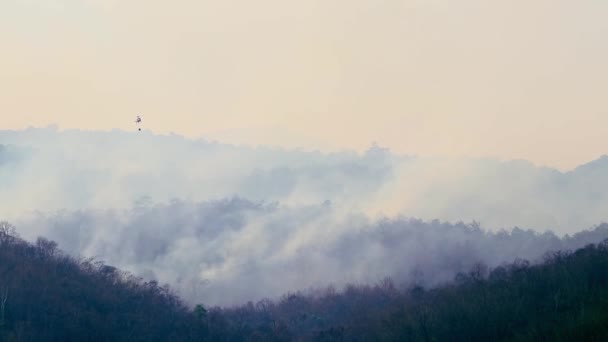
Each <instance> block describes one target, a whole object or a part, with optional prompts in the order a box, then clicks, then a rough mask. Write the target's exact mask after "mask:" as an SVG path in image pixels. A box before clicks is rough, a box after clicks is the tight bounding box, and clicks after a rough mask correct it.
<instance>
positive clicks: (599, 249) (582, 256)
mask: <svg viewBox="0 0 608 342" xmlns="http://www.w3.org/2000/svg"><path fill="white" fill-rule="evenodd" d="M607 300H608V240H605V241H604V242H601V243H598V244H590V245H587V246H585V247H583V248H581V249H578V250H576V251H573V252H572V251H555V252H552V253H548V254H546V255H545V257H544V260H543V262H542V263H539V264H536V265H533V264H530V263H529V262H528V261H526V260H523V259H520V260H517V261H515V262H514V263H511V264H503V265H501V266H498V267H495V268H488V267H487V265H485V264H482V263H478V264H476V265H474V266H473V267H472V268H471V269H470V270H469V271H468V272H462V273H459V274H458V275H457V276H456V277H455V278H454V280H453V281H452V282H450V283H447V284H444V285H442V286H439V287H435V288H426V287H424V286H422V285H421V284H419V283H416V282H412V283H410V284H408V285H406V286H405V285H404V286H398V285H396V284H395V283H394V282H393V281H392V280H391V279H389V278H387V279H384V280H383V281H381V282H379V283H377V284H376V285H357V284H351V285H348V286H346V287H344V288H342V289H338V290H336V289H335V288H333V287H328V288H324V289H318V290H317V291H315V292H291V293H287V294H285V295H284V296H282V297H281V298H277V299H264V300H260V301H257V302H255V303H254V302H249V303H246V304H245V305H242V306H233V307H223V308H222V307H208V306H205V304H204V303H202V304H198V305H195V306H187V305H185V304H184V303H183V302H182V301H181V300H180V299H179V297H177V296H176V295H175V294H174V293H173V292H172V290H171V289H170V288H169V287H168V286H166V285H165V286H161V285H159V284H158V283H157V282H154V281H144V280H143V279H141V278H137V277H135V276H133V275H131V274H129V273H127V272H124V271H121V270H119V269H117V268H114V267H112V266H110V265H106V264H104V263H103V262H99V261H95V260H93V259H76V258H74V257H71V256H69V255H67V254H65V253H64V252H62V251H61V250H59V249H58V248H57V244H56V243H55V242H53V241H51V240H48V239H45V238H38V239H37V240H36V242H35V243H28V242H26V241H24V240H22V239H20V238H19V237H18V235H17V233H16V231H15V229H14V227H13V226H11V225H10V224H8V223H6V222H2V223H1V224H0V339H2V340H6V341H56V340H61V341H83V340H87V341H168V340H171V341H243V340H248V341H289V340H303V341H308V340H310V341H312V340H317V341H344V340H348V341H369V340H385V341H403V340H412V341H454V340H461V341H488V340H492V341H500V340H522V341H525V340H530V341H537V340H552V341H571V340H586V341H603V340H605V339H606V338H608V325H606V324H605V323H606V322H607V321H608V302H607Z"/></svg>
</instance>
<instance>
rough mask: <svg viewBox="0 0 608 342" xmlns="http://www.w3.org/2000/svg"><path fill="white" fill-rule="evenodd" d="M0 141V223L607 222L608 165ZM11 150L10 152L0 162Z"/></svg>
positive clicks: (383, 152) (35, 134)
mask: <svg viewBox="0 0 608 342" xmlns="http://www.w3.org/2000/svg"><path fill="white" fill-rule="evenodd" d="M137 133H138V134H134V133H132V132H124V131H111V132H86V131H75V130H68V131H58V130H57V129H56V128H53V127H50V128H44V129H33V128H32V129H27V130H24V131H0V144H3V145H8V146H9V147H10V148H4V149H3V150H0V176H1V177H2V178H1V180H0V182H1V183H0V184H2V195H3V196H4V198H10V201H5V203H4V205H3V206H2V207H1V208H0V217H4V218H6V219H14V218H16V217H18V216H19V215H22V214H23V213H25V212H28V211H32V210H41V211H55V210H61V209H68V210H78V209H86V208H90V209H107V208H116V209H120V208H122V209H124V208H128V207H130V206H131V204H132V203H133V202H134V201H137V200H138V199H140V198H142V197H149V198H150V199H151V200H152V201H153V202H154V201H156V202H162V201H168V200H170V199H172V198H180V199H183V200H192V201H207V200H213V199H219V198H226V197H232V196H235V195H237V196H240V197H243V198H247V199H251V200H253V201H267V202H279V203H281V204H284V205H292V206H297V205H311V204H316V203H319V202H323V201H326V200H328V201H331V203H332V205H334V206H338V207H341V208H344V209H345V210H347V209H352V210H357V211H361V212H364V213H365V214H367V215H368V216H370V217H375V216H376V215H389V216H394V215H400V214H403V215H407V216H411V217H419V218H423V219H426V220H432V219H436V218H438V219H442V220H447V221H452V222H455V221H460V220H463V221H472V220H476V221H479V222H481V223H482V224H483V226H484V227H486V228H488V229H491V230H496V229H500V228H510V227H514V226H520V227H529V228H535V229H539V230H547V229H550V230H553V231H555V232H557V233H560V234H564V233H572V232H575V231H578V230H580V229H583V228H587V227H590V226H592V225H594V224H596V223H598V222H602V221H605V220H606V219H607V214H606V213H608V191H607V190H608V176H606V175H608V157H605V156H604V157H602V158H600V159H598V160H595V161H593V162H591V163H589V164H587V165H583V166H580V167H578V168H576V169H574V170H572V171H569V172H560V171H558V170H555V169H551V168H547V167H538V166H535V165H533V164H532V163H529V162H526V161H499V160H491V159H449V158H424V157H413V156H398V155H394V154H392V153H391V152H390V151H388V150H387V149H383V148H381V147H378V146H376V145H373V146H372V147H371V148H370V149H369V150H368V151H366V152H365V153H363V154H357V153H354V152H349V151H343V152H338V153H327V154H324V153H321V152H318V151H308V152H307V151H299V150H283V149H279V148H269V147H255V148H254V147H248V146H232V145H226V144H218V143H215V142H208V141H205V140H188V139H185V138H183V137H180V136H177V135H168V136H159V135H153V134H151V133H149V132H137ZM7 149H8V150H10V151H7Z"/></svg>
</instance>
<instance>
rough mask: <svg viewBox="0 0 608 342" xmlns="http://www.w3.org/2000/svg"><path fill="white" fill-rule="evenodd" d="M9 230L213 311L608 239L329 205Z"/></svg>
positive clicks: (166, 211)
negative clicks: (164, 286) (377, 215)
mask: <svg viewBox="0 0 608 342" xmlns="http://www.w3.org/2000/svg"><path fill="white" fill-rule="evenodd" d="M18 230H19V231H20V232H23V233H24V234H27V236H24V237H26V238H28V239H34V238H35V236H38V235H42V236H50V237H52V238H53V239H55V240H56V241H57V242H58V243H59V245H60V247H61V248H63V249H65V250H66V251H67V252H69V253H71V254H75V255H84V256H97V257H98V258H100V259H102V260H104V261H105V262H107V263H109V264H111V265H116V266H120V267H121V268H123V269H126V270H128V271H130V272H132V273H135V274H137V275H140V276H143V277H144V278H148V279H156V280H158V281H160V282H163V283H169V284H171V285H172V287H174V288H175V289H177V290H178V292H179V293H180V294H181V295H182V296H183V297H184V298H186V299H187V300H188V301H189V302H191V303H196V302H203V303H207V304H221V305H230V304H239V303H243V302H246V301H248V300H257V299H261V298H264V297H271V298H272V297H277V296H279V295H281V294H283V293H286V292H288V291H293V290H297V289H306V288H311V287H316V286H323V285H328V284H333V285H336V286H342V285H345V284H347V283H370V282H376V281H378V280H380V279H382V278H384V277H386V276H391V277H393V278H394V279H395V280H396V281H398V282H400V283H407V282H412V281H416V282H418V283H421V284H422V285H424V286H434V285H437V284H440V283H443V282H448V281H450V280H452V279H453V277H454V276H455V275H456V273H457V272H463V271H468V270H469V269H470V268H471V267H472V266H473V265H474V264H475V263H477V262H483V263H486V264H487V265H489V266H497V265H500V264H501V263H504V262H512V261H514V260H515V259H516V258H525V259H529V260H532V261H537V260H539V259H540V258H541V257H542V256H543V255H544V253H546V252H547V251H555V250H563V249H575V248H578V247H582V246H584V245H585V244H587V243H592V242H598V241H601V240H603V239H605V238H608V226H606V225H604V226H600V227H598V228H596V229H595V230H590V231H586V232H582V233H579V234H577V235H575V236H574V237H565V238H563V239H560V238H558V237H557V236H556V235H555V234H553V233H551V232H547V233H544V234H539V233H536V232H534V231H532V230H521V229H518V228H516V229H514V230H512V231H510V232H507V231H498V232H488V231H485V230H483V229H481V228H480V227H479V226H478V225H476V224H474V223H473V224H463V223H457V224H449V223H445V222H440V221H431V222H424V221H421V220H415V219H407V218H394V219H378V220H370V219H368V218H366V217H365V216H363V215H357V214H345V213H340V212H337V210H335V209H334V208H332V206H331V205H330V204H327V203H324V204H318V205H311V206H299V207H295V208H292V207H283V206H279V205H276V204H264V203H256V202H251V201H248V200H244V199H240V198H231V199H225V200H220V201H209V202H198V203H195V202H189V201H180V200H173V201H169V202H167V203H163V204H154V205H151V204H146V203H139V204H137V205H136V206H135V207H134V208H132V209H128V210H106V211H95V210H84V211H77V212H60V213H56V214H53V215H45V214H38V215H35V216H30V217H28V219H25V220H21V221H20V222H18Z"/></svg>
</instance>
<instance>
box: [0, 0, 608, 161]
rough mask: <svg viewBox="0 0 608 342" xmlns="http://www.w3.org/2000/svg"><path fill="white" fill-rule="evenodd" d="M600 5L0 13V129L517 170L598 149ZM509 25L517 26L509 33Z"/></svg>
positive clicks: (34, 5) (45, 8)
mask: <svg viewBox="0 0 608 342" xmlns="http://www.w3.org/2000/svg"><path fill="white" fill-rule="evenodd" d="M605 13H608V4H607V3H603V2H597V1H591V0H586V1H580V2H577V3H576V4H573V3H571V2H569V1H565V0H559V1H551V2H548V1H540V2H533V3H530V2H509V3H491V4H489V3H487V1H482V0H465V1H460V2H458V3H453V2H449V1H433V2H424V1H419V0H407V1H392V0H391V1H387V2H382V3H376V4H371V3H369V2H367V1H365V0H357V1H346V0H338V1H334V2H331V3H327V2H324V1H319V0H315V1H310V2H306V3H299V4H297V5H296V4H291V5H290V4H289V3H285V2H282V1H278V0H267V1H264V2H261V3H256V4H251V3H249V2H247V1H243V0H237V1H234V2H230V3H225V4H224V3H214V2H209V1H194V0H181V1H178V2H176V3H172V4H171V5H167V4H165V3H164V2H161V1H142V0H128V1H99V0H87V1H82V2H74V1H68V0H54V1H52V2H37V1H23V0H7V1H3V2H2V4H0V39H2V40H3V41H4V42H5V46H4V50H3V51H4V53H3V54H2V55H1V56H0V78H1V79H2V81H1V82H0V92H2V94H3V95H2V101H0V112H2V113H3V115H2V117H1V118H0V128H11V129H20V128H24V127H27V126H28V125H34V126H45V125H49V124H53V123H56V124H57V125H58V126H59V127H61V128H62V129H70V128H74V129H103V130H106V129H107V130H111V129H113V128H122V129H127V130H128V129H129V128H130V127H131V124H132V121H133V120H132V118H134V117H135V115H144V120H145V125H147V126H146V127H148V129H152V130H153V131H154V132H157V133H168V132H176V133H178V134H180V135H183V136H187V137H191V138H196V137H200V136H205V137H207V138H209V139H212V140H218V141H222V142H225V143H231V144H248V145H260V144H261V145H273V146H282V147H286V148H296V147H300V148H304V149H320V150H323V151H336V150H341V149H349V150H356V151H362V150H363V149H365V148H366V147H367V146H368V145H369V143H370V142H372V141H376V142H378V144H379V145H381V146H386V147H388V148H390V149H391V150H392V151H394V152H395V153H398V154H416V155H442V156H449V157H491V158H501V159H525V160H530V161H532V162H534V163H535V164H540V165H547V166H551V167H555V168H558V169H561V170H565V169H572V168H573V167H574V166H575V165H580V164H581V163H583V162H585V161H588V160H592V159H593V158H594V157H596V156H598V155H601V154H604V153H607V152H608V141H607V140H606V139H605V138H604V136H605V129H604V127H607V126H608V104H607V103H606V101H604V97H605V96H604V94H603V92H602V91H601V89H603V88H604V85H605V83H606V81H607V80H608V65H607V64H606V63H605V60H606V59H607V58H608V48H607V47H606V44H603V41H604V37H605V36H606V35H607V34H608V22H606V20H604V18H605ZM515 22H517V25H515V24H514V23H515Z"/></svg>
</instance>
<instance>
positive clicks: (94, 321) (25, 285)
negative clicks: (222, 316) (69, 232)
mask: <svg viewBox="0 0 608 342" xmlns="http://www.w3.org/2000/svg"><path fill="white" fill-rule="evenodd" d="M204 329H205V326H204V324H201V323H200V322H199V321H197V318H196V316H195V315H194V314H193V313H192V311H191V310H190V309H189V308H188V307H187V306H186V305H185V304H184V303H182V302H181V300H180V299H179V298H178V297H177V296H176V295H175V294H174V293H172V292H171V290H170V289H169V288H168V287H167V286H160V285H159V284H157V283H156V282H154V281H151V282H145V281H143V280H142V279H140V278H137V277H135V276H133V275H130V274H128V273H126V272H121V271H120V270H118V269H116V268H114V267H111V266H107V265H104V264H103V263H101V262H96V261H94V260H92V259H84V260H79V259H75V258H73V257H70V256H68V255H66V254H64V253H62V252H61V251H60V250H58V249H57V244H56V243H55V242H53V241H50V240H47V239H44V238H39V239H38V240H37V241H36V242H35V243H34V244H31V243H28V242H26V241H24V240H22V239H20V238H19V237H18V236H17V234H16V233H15V230H14V227H12V226H11V225H10V224H8V223H6V222H0V341H197V340H203V339H204V337H205V335H206V332H205V331H204Z"/></svg>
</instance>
